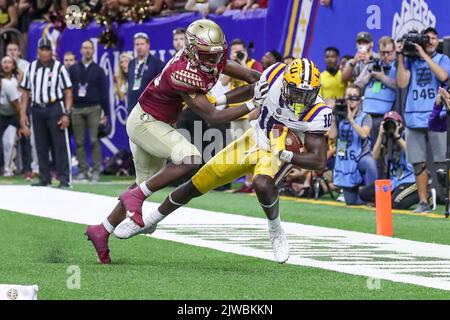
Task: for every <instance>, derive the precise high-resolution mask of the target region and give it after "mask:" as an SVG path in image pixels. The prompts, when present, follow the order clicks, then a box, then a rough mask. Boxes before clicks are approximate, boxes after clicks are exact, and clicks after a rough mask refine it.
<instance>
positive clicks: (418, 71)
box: [397, 27, 450, 213]
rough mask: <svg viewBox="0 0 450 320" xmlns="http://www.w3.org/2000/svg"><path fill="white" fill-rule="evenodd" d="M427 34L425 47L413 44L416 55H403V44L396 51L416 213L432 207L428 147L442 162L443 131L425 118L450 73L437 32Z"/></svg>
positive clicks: (426, 32) (407, 155)
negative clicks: (434, 128)
mask: <svg viewBox="0 0 450 320" xmlns="http://www.w3.org/2000/svg"><path fill="white" fill-rule="evenodd" d="M422 33H423V34H424V35H427V36H428V37H429V42H428V44H427V45H425V46H424V47H421V46H420V45H418V44H415V47H416V51H417V55H416V56H414V57H405V56H404V53H403V50H402V49H403V48H402V47H403V46H399V47H398V50H399V51H398V52H397V57H398V59H397V63H398V65H397V85H398V86H399V87H400V88H402V89H403V88H408V91H407V97H406V105H405V112H404V118H405V125H406V144H407V147H406V157H407V160H408V162H410V163H412V164H413V166H414V174H415V175H416V183H417V188H418V192H419V198H420V202H419V204H418V206H417V208H416V209H415V210H414V212H416V213H427V212H430V211H431V208H430V206H429V204H428V203H427V197H428V172H427V148H428V145H430V147H431V151H432V155H433V161H434V162H435V163H438V164H440V165H442V164H443V163H444V162H445V159H446V156H445V152H446V149H447V134H446V132H437V131H429V130H428V125H429V124H428V121H429V118H430V116H431V113H432V110H433V107H434V105H435V101H436V97H437V95H438V89H439V87H440V86H441V84H442V83H444V82H446V81H447V80H448V78H449V74H450V59H449V57H447V56H445V55H442V54H440V53H437V52H436V49H437V47H438V44H439V40H438V32H437V30H436V29H434V28H431V27H429V28H426V29H425V30H424V31H423V32H422Z"/></svg>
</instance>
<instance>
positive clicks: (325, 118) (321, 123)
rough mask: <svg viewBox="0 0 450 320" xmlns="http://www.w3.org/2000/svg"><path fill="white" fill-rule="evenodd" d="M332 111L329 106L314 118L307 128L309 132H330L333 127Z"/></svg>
mask: <svg viewBox="0 0 450 320" xmlns="http://www.w3.org/2000/svg"><path fill="white" fill-rule="evenodd" d="M331 121H332V111H331V108H330V107H328V106H324V108H323V109H322V110H321V111H320V112H319V113H318V114H317V115H316V116H315V117H314V118H313V120H312V121H311V122H309V123H308V124H307V130H306V131H305V132H309V133H324V132H328V130H330V127H331Z"/></svg>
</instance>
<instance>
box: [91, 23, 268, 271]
mask: <svg viewBox="0 0 450 320" xmlns="http://www.w3.org/2000/svg"><path fill="white" fill-rule="evenodd" d="M226 51H227V43H226V40H225V35H224V33H223V31H222V29H221V28H220V27H219V26H218V25H217V24H216V23H215V22H213V21H211V20H207V19H201V20H197V21H194V22H193V23H191V24H190V25H189V27H188V28H187V30H186V42H185V46H184V49H183V50H180V51H179V52H178V53H177V54H176V55H175V56H174V57H173V58H172V59H171V60H170V61H169V62H168V63H167V64H166V66H165V68H164V69H163V71H162V72H161V73H160V74H159V75H158V76H157V77H156V78H154V79H153V80H152V81H151V82H150V83H149V84H148V86H147V87H146V88H145V90H144V92H143V93H142V95H141V96H140V97H139V101H138V103H137V104H136V106H135V107H134V108H133V110H132V111H131V113H130V115H129V117H128V120H127V124H126V129H127V133H128V136H129V138H130V147H131V151H132V153H133V161H134V165H135V168H136V184H135V185H133V186H132V187H131V188H130V189H128V190H127V191H125V192H124V193H123V194H122V195H121V196H120V197H119V200H120V201H119V202H118V203H117V205H116V207H115V208H114V209H113V210H112V212H111V214H110V215H109V216H108V217H107V218H106V219H105V220H104V221H103V222H102V223H101V224H99V225H93V226H88V228H87V230H86V235H87V237H88V240H90V241H92V243H93V245H94V247H95V250H96V252H97V256H98V260H99V261H100V263H105V264H106V263H110V262H111V259H110V256H109V248H108V239H109V235H110V234H111V233H112V232H113V231H114V228H115V227H116V226H117V225H119V224H120V223H121V222H122V221H123V220H124V219H125V218H126V217H127V216H128V217H129V218H130V219H132V220H133V221H134V222H135V223H136V224H138V225H139V226H141V227H142V226H144V221H143V219H142V204H143V202H144V200H145V199H146V198H147V197H149V196H150V195H151V194H152V193H153V192H156V191H158V190H160V189H162V188H164V187H166V186H168V185H169V184H170V183H172V182H174V181H176V180H178V179H180V178H183V177H185V176H187V175H191V174H193V173H194V172H196V171H197V170H198V168H199V165H200V163H201V155H200V153H199V151H198V150H197V148H196V147H195V146H194V145H192V144H191V143H190V142H189V141H188V140H187V139H186V138H184V137H183V136H182V135H181V134H180V133H179V132H178V131H177V130H176V129H175V128H174V127H173V124H174V123H175V122H176V121H177V118H178V116H179V115H180V113H181V111H182V109H183V103H185V104H186V105H187V106H188V107H190V108H192V109H193V110H194V111H195V112H196V113H198V114H199V115H200V116H201V117H202V118H204V119H205V120H206V121H208V122H209V123H212V124H217V123H225V122H229V121H231V120H234V119H238V118H240V117H242V116H243V115H245V114H247V113H248V112H250V111H251V110H253V109H254V108H255V104H254V103H253V102H252V101H254V102H256V104H258V102H259V101H262V100H263V98H264V97H265V95H266V94H267V91H268V86H267V83H266V82H263V81H261V82H259V81H258V80H259V78H260V73H259V72H257V71H254V70H250V69H247V68H245V67H242V66H241V65H239V64H238V63H235V62H233V61H227V60H226V56H227V54H226ZM221 73H224V74H226V75H228V76H230V77H232V78H236V79H239V80H243V81H246V82H247V83H249V84H250V85H247V86H242V87H238V88H236V89H235V90H233V91H230V92H227V93H226V94H224V95H222V96H220V97H217V99H215V102H214V104H212V103H211V102H210V100H208V98H207V96H206V93H207V92H208V91H209V90H210V89H211V88H212V87H213V86H214V85H215V84H216V82H217V81H218V79H219V76H220V74H221ZM252 99H253V100H252ZM249 100H250V101H249ZM244 101H247V102H245V103H244V104H243V105H241V106H239V107H237V108H230V109H224V110H221V111H219V110H217V109H216V108H215V106H219V105H226V104H232V103H240V102H241V103H242V102H244ZM168 159H170V160H171V162H169V163H167V164H166V162H167V160H168ZM156 218H158V217H156Z"/></svg>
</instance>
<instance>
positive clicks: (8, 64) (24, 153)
mask: <svg viewBox="0 0 450 320" xmlns="http://www.w3.org/2000/svg"><path fill="white" fill-rule="evenodd" d="M1 73H2V77H3V79H5V80H8V81H10V82H12V83H13V84H14V85H15V86H16V88H18V87H19V81H20V80H21V79H22V77H23V73H22V71H21V70H20V69H19V68H18V66H17V62H16V60H14V59H13V57H10V56H4V57H3V59H2V61H1ZM19 98H20V97H19ZM19 102H20V101H19ZM10 120H11V121H9V122H10V124H11V126H9V127H8V126H6V127H5V128H4V130H3V132H2V136H3V139H0V150H2V151H3V155H4V157H3V158H2V157H0V167H2V168H3V167H4V168H5V170H4V175H9V176H12V175H13V173H14V172H13V170H11V169H12V168H14V167H15V165H14V163H12V154H13V149H14V145H15V142H16V133H17V129H19V126H17V125H15V123H16V120H18V118H17V119H16V118H14V119H12V118H11V119H10ZM6 122H8V121H6ZM0 137H1V136H0ZM19 145H20V154H21V159H22V168H21V169H22V173H23V175H24V177H25V178H27V179H31V177H32V172H31V145H30V139H29V138H28V136H25V135H23V136H22V137H21V139H20V140H19ZM14 170H15V169H14Z"/></svg>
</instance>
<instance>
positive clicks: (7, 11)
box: [0, 0, 19, 29]
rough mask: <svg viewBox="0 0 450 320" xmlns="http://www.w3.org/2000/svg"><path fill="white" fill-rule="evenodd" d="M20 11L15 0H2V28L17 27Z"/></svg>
mask: <svg viewBox="0 0 450 320" xmlns="http://www.w3.org/2000/svg"><path fill="white" fill-rule="evenodd" d="M18 19H19V18H18V12H17V7H16V4H15V2H14V1H13V0H0V28H1V29H7V28H16V27H17V21H18Z"/></svg>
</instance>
